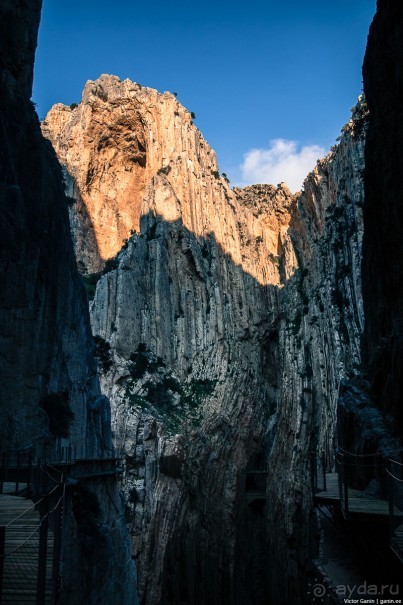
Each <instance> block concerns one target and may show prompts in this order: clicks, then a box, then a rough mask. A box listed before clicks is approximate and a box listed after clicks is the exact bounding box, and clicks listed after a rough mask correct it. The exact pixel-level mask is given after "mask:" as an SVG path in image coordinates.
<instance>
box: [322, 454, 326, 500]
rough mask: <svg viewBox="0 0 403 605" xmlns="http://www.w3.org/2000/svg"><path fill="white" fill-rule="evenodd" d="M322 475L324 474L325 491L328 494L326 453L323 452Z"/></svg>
mask: <svg viewBox="0 0 403 605" xmlns="http://www.w3.org/2000/svg"><path fill="white" fill-rule="evenodd" d="M322 473H323V491H324V492H326V491H327V489H326V457H325V452H322Z"/></svg>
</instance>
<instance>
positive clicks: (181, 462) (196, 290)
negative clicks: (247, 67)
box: [43, 76, 367, 605]
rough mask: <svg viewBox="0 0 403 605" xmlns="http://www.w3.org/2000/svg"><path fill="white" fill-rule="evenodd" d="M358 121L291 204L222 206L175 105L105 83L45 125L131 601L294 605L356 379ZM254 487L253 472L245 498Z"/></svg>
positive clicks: (201, 151) (278, 191) (359, 112)
mask: <svg viewBox="0 0 403 605" xmlns="http://www.w3.org/2000/svg"><path fill="white" fill-rule="evenodd" d="M366 113H367V111H366V106H365V102H364V101H363V100H361V101H360V102H359V103H358V105H357V107H356V108H355V109H354V111H353V115H352V118H351V120H350V122H349V123H348V124H347V125H346V127H345V128H344V133H343V135H342V138H341V141H340V144H339V145H338V146H337V148H335V149H334V150H333V151H332V152H331V153H330V154H329V155H328V156H327V157H326V158H325V159H324V160H321V161H319V162H318V165H317V167H316V168H315V170H314V171H313V173H312V174H311V175H309V177H308V179H307V180H306V182H305V187H304V192H303V193H302V194H300V195H299V196H293V195H291V194H290V192H289V191H288V189H287V187H286V186H285V185H283V184H281V185H279V186H278V187H273V186H270V185H256V186H252V187H247V188H245V189H237V188H235V189H234V190H231V189H230V188H229V186H228V183H227V182H226V180H225V178H223V177H220V175H219V173H218V169H217V164H216V159H215V155H214V152H213V151H212V150H211V149H210V148H209V146H208V144H207V143H206V142H205V141H204V139H203V138H202V136H201V134H200V133H199V132H198V130H197V129H196V128H195V126H194V125H193V123H192V119H191V116H190V114H189V112H187V111H186V110H185V109H184V108H183V107H182V106H181V105H180V104H179V103H178V101H177V100H176V99H175V97H174V96H172V95H170V94H169V93H164V94H159V93H157V92H156V91H154V90H152V89H147V88H142V87H140V86H139V85H138V84H135V83H132V82H130V81H128V80H125V81H124V82H121V81H120V80H119V79H118V78H116V77H114V76H101V78H99V79H98V80H97V81H96V82H88V83H87V85H86V87H85V89H84V93H83V99H82V102H81V103H80V104H79V105H78V107H73V108H69V107H66V106H63V105H56V106H55V107H54V108H52V110H51V111H50V112H49V114H48V115H47V117H46V119H45V121H44V123H43V132H44V134H45V135H46V136H47V137H48V138H49V139H50V140H51V141H52V144H53V145H54V147H55V149H56V151H57V154H58V157H59V160H60V161H61V163H62V165H63V166H64V170H65V173H66V180H67V187H68V191H69V195H70V196H71V198H72V199H71V204H70V215H71V221H72V225H73V231H74V235H75V246H76V253H77V255H78V262H79V265H80V263H81V265H80V266H81V270H82V272H83V273H84V274H85V275H84V278H85V279H86V281H87V284H88V283H91V287H92V288H93V289H95V287H96V289H95V293H94V300H93V302H92V303H91V320H92V326H93V330H94V333H95V334H96V340H97V346H98V356H99V359H100V363H101V366H102V372H101V383H102V388H103V391H104V392H105V393H106V394H107V395H108V396H109V397H110V399H111V402H112V423H113V430H114V439H115V442H116V444H117V446H118V447H122V448H123V450H124V452H125V455H126V474H125V479H124V489H125V493H126V497H127V516H128V522H129V525H130V527H131V533H132V542H133V553H134V556H135V557H136V561H137V563H138V568H139V590H140V594H141V598H142V601H143V602H144V603H147V604H157V603H179V602H181V603H189V604H190V603H191V604H192V605H193V604H194V605H197V604H201V603H209V604H210V603H211V604H217V605H218V604H225V603H228V604H229V603H231V604H234V603H256V602H270V600H272V599H274V601H273V602H276V603H280V602H284V603H289V602H293V603H299V602H303V601H304V593H305V587H304V586H305V584H304V582H305V580H304V578H303V574H302V573H301V570H302V569H305V570H306V569H308V568H309V560H310V556H311V555H312V553H313V551H314V549H315V544H316V542H317V535H316V534H317V527H316V521H315V519H314V517H312V514H311V511H312V502H311V492H310V481H309V459H310V454H311V452H318V451H319V452H320V451H322V450H323V451H325V452H326V454H327V455H328V457H329V458H330V457H331V455H332V448H333V446H334V429H335V417H336V402H337V395H338V388H339V384H340V380H341V379H342V378H346V377H349V378H354V376H356V375H357V374H358V369H359V365H360V342H359V339H360V333H361V331H362V325H363V310H362V298H361V288H360V262H361V242H362V206H363V169H364V159H363V157H364V139H365V130H366ZM118 143H119V144H118ZM83 217H84V218H83ZM89 230H91V233H92V235H91V238H87V237H86V234H88V232H89ZM94 242H96V247H95V248H94ZM116 253H118V254H116ZM88 274H90V275H88ZM249 471H262V472H266V473H267V480H266V481H265V485H266V487H265V488H264V489H263V492H265V493H261V494H260V497H256V498H251V497H250V493H249V492H250V491H251V486H250V480H251V479H250V478H251V475H248V472H249ZM252 491H253V488H252ZM251 500H253V501H251ZM251 536H252V538H251Z"/></svg>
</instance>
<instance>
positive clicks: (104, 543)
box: [0, 0, 135, 605]
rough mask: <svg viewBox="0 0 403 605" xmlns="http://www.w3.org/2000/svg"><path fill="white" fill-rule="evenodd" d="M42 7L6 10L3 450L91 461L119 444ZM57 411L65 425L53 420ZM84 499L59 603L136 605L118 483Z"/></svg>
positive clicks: (1, 125) (72, 518) (2, 54)
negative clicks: (48, 451)
mask: <svg viewBox="0 0 403 605" xmlns="http://www.w3.org/2000/svg"><path fill="white" fill-rule="evenodd" d="M40 9H41V2H40V1H39V0H29V1H28V0H21V1H19V2H14V0H13V1H11V0H10V1H8V0H5V1H4V2H2V3H1V8H0V86H1V90H2V94H1V96H0V141H1V146H0V149H1V151H0V202H1V215H0V216H1V218H0V230H1V250H0V273H1V293H0V326H1V329H0V356H1V391H0V397H1V412H2V416H1V418H2V422H1V427H0V435H1V451H5V450H6V449H10V448H26V447H30V446H32V445H37V444H41V443H52V442H54V441H55V438H56V436H57V434H58V436H59V438H60V439H61V433H63V437H65V438H66V437H68V439H69V442H70V443H71V444H72V445H73V446H74V445H78V444H80V445H83V444H84V448H87V452H89V453H91V452H92V451H93V450H94V449H95V450H96V449H97V448H98V447H103V448H109V449H110V448H111V446H112V443H111V431H110V410H109V402H108V401H107V399H106V398H105V397H102V396H101V393H100V390H99V380H98V377H97V374H96V363H95V360H94V356H93V353H94V347H93V338H92V335H91V329H90V322H89V314H88V309H87V301H86V295H85V291H84V288H83V285H82V282H81V279H80V277H79V275H78V273H77V270H76V266H75V259H74V252H73V246H72V242H71V236H70V229H69V222H68V213H67V202H66V198H65V195H64V191H63V184H62V175H61V171H60V166H59V164H58V162H57V160H56V157H55V155H54V152H53V150H52V148H51V145H50V144H49V142H48V141H46V140H45V139H44V138H43V136H42V134H41V131H40V126H39V120H38V117H37V115H36V113H35V110H34V107H33V104H32V103H31V102H30V100H29V99H30V96H31V87H32V72H33V62H34V54H35V48H36V39H37V30H38V25H39V19H40ZM57 404H60V405H61V407H62V408H63V409H64V412H65V413H66V415H67V416H65V420H66V417H67V418H70V421H71V423H70V426H69V423H68V422H65V423H64V424H63V422H62V419H60V418H57V409H60V408H56V407H55V406H56V405H57ZM73 417H74V418H73ZM57 422H59V423H62V424H63V426H60V424H59V425H58V426H59V432H58V431H57V430H56V429H55V424H57ZM77 470H78V471H80V469H79V468H78V469H77ZM78 489H80V488H78ZM86 489H87V494H89V495H90V496H91V498H92V502H93V504H94V503H97V511H96V513H95V512H94V510H93V511H92V513H93V514H91V512H90V511H89V510H86V506H85V505H84V506H81V508H80V507H78V506H77V499H76V498H75V495H74V493H72V492H71V491H70V490H68V498H67V513H66V523H65V532H66V533H65V548H64V557H65V565H64V568H63V576H62V577H63V579H62V595H61V600H60V602H61V603H69V605H73V604H77V605H78V604H79V603H83V602H84V601H85V602H86V603H99V602H104V603H108V604H110V605H113V604H115V603H116V604H118V603H119V605H121V604H126V603H127V604H128V603H134V602H135V578H134V568H133V564H132V562H131V559H130V550H129V541H128V537H127V530H126V528H125V524H124V521H123V519H122V516H121V502H120V495H119V491H118V488H117V484H116V481H115V480H114V479H112V480H111V479H109V480H92V482H90V483H88V484H87V486H86ZM88 515H89V516H88ZM89 520H91V523H89ZM95 550H96V552H97V559H96V561H95V560H94V555H93V554H92V553H91V551H95Z"/></svg>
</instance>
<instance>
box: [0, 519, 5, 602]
mask: <svg viewBox="0 0 403 605" xmlns="http://www.w3.org/2000/svg"><path fill="white" fill-rule="evenodd" d="M5 542H6V526H5V525H0V603H2V594H3V572H4V546H5Z"/></svg>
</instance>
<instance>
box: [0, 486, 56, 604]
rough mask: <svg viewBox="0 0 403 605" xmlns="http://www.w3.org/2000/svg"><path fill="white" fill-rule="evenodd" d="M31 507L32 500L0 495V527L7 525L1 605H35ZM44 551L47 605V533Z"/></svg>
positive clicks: (35, 528) (36, 518) (36, 519)
mask: <svg viewBox="0 0 403 605" xmlns="http://www.w3.org/2000/svg"><path fill="white" fill-rule="evenodd" d="M4 486H5V491H9V490H8V489H7V488H8V486H7V484H4ZM33 504H34V503H33V502H32V500H27V499H25V498H21V497H19V496H12V495H10V494H9V493H3V494H1V495H0V525H7V528H6V534H5V548H4V551H5V557H4V572H3V588H2V597H1V603H2V605H28V604H29V605H33V604H35V603H36V602H37V601H36V599H37V580H38V557H39V527H40V515H39V512H38V511H37V510H36V509H35V508H34V506H33ZM20 515H21V516H20ZM17 517H19V518H17ZM13 521H14V522H13ZM9 523H10V525H8V524H9ZM47 549H48V556H47V564H46V577H47V581H46V592H45V604H50V603H51V597H52V594H51V591H52V585H51V576H52V558H53V536H52V534H51V533H50V532H49V534H48V543H47Z"/></svg>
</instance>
